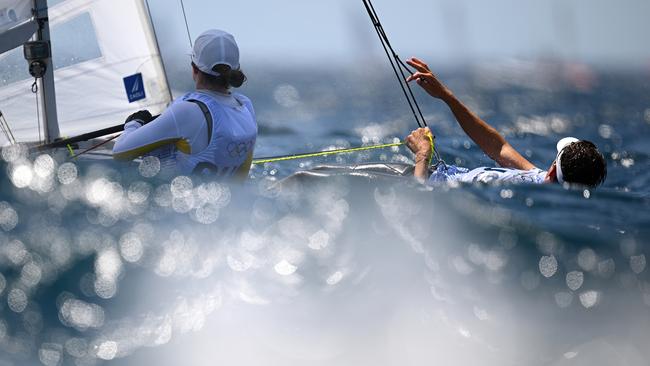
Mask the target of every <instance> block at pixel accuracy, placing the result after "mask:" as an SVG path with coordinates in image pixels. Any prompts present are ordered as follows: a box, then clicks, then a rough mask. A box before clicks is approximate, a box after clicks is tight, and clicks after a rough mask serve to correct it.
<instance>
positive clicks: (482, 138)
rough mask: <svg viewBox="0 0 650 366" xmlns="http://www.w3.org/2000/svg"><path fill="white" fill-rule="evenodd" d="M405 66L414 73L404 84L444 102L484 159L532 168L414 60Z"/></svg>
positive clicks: (522, 167)
mask: <svg viewBox="0 0 650 366" xmlns="http://www.w3.org/2000/svg"><path fill="white" fill-rule="evenodd" d="M406 62H407V63H408V64H409V65H411V66H413V67H414V68H415V69H416V70H417V72H416V73H414V74H413V75H411V76H410V77H409V78H408V79H407V81H409V82H411V81H417V83H418V85H420V86H421V87H422V88H423V89H424V90H425V91H426V92H427V93H429V95H431V96H432V97H434V98H438V99H441V100H442V101H443V102H445V103H446V104H447V106H449V108H450V109H451V111H452V113H453V114H454V117H456V121H458V124H459V125H460V127H461V128H462V129H463V130H464V131H465V133H466V134H467V135H468V136H469V137H470V138H471V139H472V140H473V141H474V142H475V143H476V144H477V145H478V146H479V147H480V148H481V150H483V152H485V154H486V155H487V156H489V157H490V158H491V159H492V160H494V161H496V162H497V163H498V164H499V165H501V166H502V167H506V168H515V169H522V170H529V169H533V168H535V166H534V165H533V164H532V163H531V162H530V161H528V160H527V159H526V158H524V157H523V156H522V155H521V154H520V153H519V152H517V150H515V149H514V147H512V145H510V143H508V141H506V139H505V138H504V137H503V136H501V134H499V132H497V130H496V129H494V127H492V126H490V125H489V124H488V123H487V122H485V121H483V120H482V119H481V118H480V117H479V116H477V115H476V114H475V113H474V112H472V111H471V110H470V109H469V108H467V106H466V105H464V104H463V103H462V102H461V101H460V100H459V99H458V98H456V96H455V95H454V94H453V93H452V92H451V90H449V89H448V88H447V87H446V86H445V85H444V84H443V83H442V82H440V81H439V80H438V79H437V78H436V77H435V76H434V75H433V73H432V72H431V70H430V69H429V66H427V65H426V64H425V63H424V62H422V61H420V60H418V59H417V58H412V59H409V60H407V61H406Z"/></svg>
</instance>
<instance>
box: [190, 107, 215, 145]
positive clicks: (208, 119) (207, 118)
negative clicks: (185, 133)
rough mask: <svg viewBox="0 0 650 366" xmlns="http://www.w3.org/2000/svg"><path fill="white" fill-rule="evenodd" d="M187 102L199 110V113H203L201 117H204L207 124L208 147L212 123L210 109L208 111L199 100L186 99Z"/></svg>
mask: <svg viewBox="0 0 650 366" xmlns="http://www.w3.org/2000/svg"><path fill="white" fill-rule="evenodd" d="M187 102H190V103H194V104H196V105H198V106H199V108H201V112H203V115H204V116H205V122H206V123H207V124H208V145H209V144H210V141H212V128H213V124H214V121H213V120H212V113H210V109H208V106H207V105H205V103H203V102H202V101H200V100H196V99H188V100H187Z"/></svg>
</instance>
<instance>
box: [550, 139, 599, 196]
mask: <svg viewBox="0 0 650 366" xmlns="http://www.w3.org/2000/svg"><path fill="white" fill-rule="evenodd" d="M559 163H560V164H562V173H563V176H564V181H565V182H569V183H576V184H582V185H585V186H588V187H596V186H599V185H601V184H602V183H603V182H604V181H605V178H606V177H607V162H606V161H605V158H604V157H603V155H602V154H601V153H600V151H598V148H597V147H596V145H594V143H593V142H591V141H585V140H583V141H579V142H574V143H572V144H570V145H569V146H567V147H566V148H565V149H564V152H563V153H562V157H561V161H560V162H559Z"/></svg>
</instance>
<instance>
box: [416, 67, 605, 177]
mask: <svg viewBox="0 0 650 366" xmlns="http://www.w3.org/2000/svg"><path fill="white" fill-rule="evenodd" d="M407 63H408V64H409V65H411V66H413V67H414V68H415V69H416V70H417V71H416V72H415V73H414V74H413V75H411V76H410V77H409V78H408V79H407V81H408V82H411V81H416V82H417V83H418V84H419V85H420V86H421V87H422V88H423V89H424V90H425V91H426V92H427V93H429V94H430V95H431V96H432V97H434V98H438V99H441V100H442V101H443V102H445V103H446V104H447V106H448V107H449V108H450V109H451V111H452V112H453V114H454V116H455V117H456V121H457V122H458V124H459V125H460V126H461V127H462V129H463V130H464V131H465V133H467V135H468V136H469V137H470V138H471V139H472V140H473V141H474V142H475V143H476V144H477V145H478V146H479V147H480V148H481V150H483V152H485V154H486V155H487V156H489V157H490V158H492V159H493V160H494V161H496V162H497V164H499V165H500V167H498V168H495V167H492V168H490V167H486V168H477V169H474V170H469V169H466V168H460V167H456V166H453V165H450V166H444V164H440V165H438V166H437V167H436V170H435V171H434V172H433V173H431V175H429V165H430V162H431V155H432V148H431V146H432V145H433V144H432V142H431V138H430V136H431V131H430V130H429V128H428V127H427V128H419V129H417V130H415V131H413V132H412V133H411V134H410V135H409V136H408V137H407V139H406V145H407V146H408V147H409V149H411V151H412V152H413V153H414V154H415V161H416V165H415V172H414V174H415V177H416V178H417V179H419V180H422V181H424V180H428V182H429V183H433V182H444V181H458V182H468V183H471V182H483V183H489V182H505V183H526V182H527V183H553V182H558V183H560V184H564V183H565V182H567V183H573V184H580V185H584V186H588V187H596V186H598V185H600V184H602V183H603V181H604V180H605V177H606V176H607V163H606V162H605V159H604V157H603V156H602V154H601V153H600V152H599V151H598V149H597V148H596V146H595V145H594V144H593V143H592V142H589V141H584V140H583V141H581V140H578V139H576V138H573V137H566V138H563V139H561V140H560V141H559V142H558V143H557V155H556V159H555V161H553V163H551V166H550V168H549V169H548V171H543V170H541V169H539V168H537V167H536V166H535V165H533V164H532V163H531V162H530V161H528V160H527V159H526V158H524V157H523V156H522V155H521V154H520V153H519V152H517V150H515V149H514V148H513V147H512V145H510V144H509V143H508V141H506V139H505V138H504V137H503V136H501V134H499V132H497V130H496V129H494V128H493V127H492V126H490V125H489V124H487V123H486V122H485V121H483V120H482V119H481V118H480V117H478V116H477V115H476V114H475V113H474V112H472V111H471V110H470V109H469V108H468V107H467V106H465V105H464V104H463V103H462V102H461V101H460V100H459V99H458V98H456V96H454V94H453V93H452V92H451V91H450V90H449V89H447V87H446V86H445V85H444V84H443V83H442V82H440V81H439V80H438V79H437V78H436V76H434V75H433V74H432V73H431V70H430V69H429V67H428V66H427V65H426V64H425V63H424V62H422V61H420V60H418V59H417V58H412V59H410V60H407Z"/></svg>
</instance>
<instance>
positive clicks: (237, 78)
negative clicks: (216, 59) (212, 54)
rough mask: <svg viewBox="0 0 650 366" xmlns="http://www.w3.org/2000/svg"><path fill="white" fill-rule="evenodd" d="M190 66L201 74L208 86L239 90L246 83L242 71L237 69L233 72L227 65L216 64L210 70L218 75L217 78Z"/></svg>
mask: <svg viewBox="0 0 650 366" xmlns="http://www.w3.org/2000/svg"><path fill="white" fill-rule="evenodd" d="M192 66H194V67H195V68H196V69H197V70H198V71H199V73H201V76H202V77H203V80H204V81H205V82H206V83H207V84H209V85H214V86H217V87H221V88H226V89H227V88H230V87H233V88H239V87H240V86H242V85H243V84H244V82H245V81H246V75H245V74H244V72H243V71H241V70H239V69H237V70H233V69H231V68H230V66H228V65H224V64H218V65H215V66H214V67H213V68H212V71H214V72H216V73H218V74H219V75H218V76H215V75H210V74H207V73H205V72H203V71H201V70H199V68H198V67H196V65H195V64H194V63H192Z"/></svg>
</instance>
